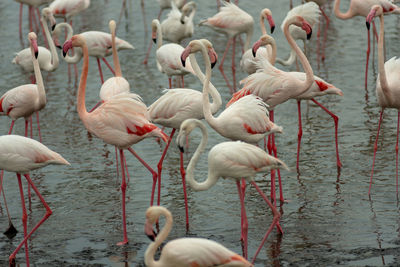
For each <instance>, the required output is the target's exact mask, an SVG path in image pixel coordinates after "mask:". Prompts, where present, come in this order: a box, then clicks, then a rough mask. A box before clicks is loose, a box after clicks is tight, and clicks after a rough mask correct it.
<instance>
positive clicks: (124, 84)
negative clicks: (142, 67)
mask: <svg viewBox="0 0 400 267" xmlns="http://www.w3.org/2000/svg"><path fill="white" fill-rule="evenodd" d="M129 92H130V86H129V82H128V81H127V80H126V79H125V78H124V77H111V78H108V79H107V80H106V81H105V82H104V83H103V85H102V86H101V88H100V98H101V100H102V101H107V100H109V99H110V98H112V97H114V96H115V95H119V94H128V93H129ZM135 97H136V96H135Z"/></svg>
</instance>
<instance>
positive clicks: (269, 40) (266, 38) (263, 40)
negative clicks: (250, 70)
mask: <svg viewBox="0 0 400 267" xmlns="http://www.w3.org/2000/svg"><path fill="white" fill-rule="evenodd" d="M273 44H275V39H274V38H273V37H272V36H270V35H268V34H264V35H263V36H261V37H260V39H259V40H258V41H257V42H255V43H254V44H253V47H252V48H251V52H252V53H253V57H256V54H257V50H258V49H259V48H260V47H261V46H264V45H273Z"/></svg>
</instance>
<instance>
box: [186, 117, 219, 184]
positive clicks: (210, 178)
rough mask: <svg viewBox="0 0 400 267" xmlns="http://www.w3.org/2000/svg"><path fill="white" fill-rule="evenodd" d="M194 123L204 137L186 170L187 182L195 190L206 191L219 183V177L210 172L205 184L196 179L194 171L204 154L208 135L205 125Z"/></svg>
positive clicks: (198, 122)
mask: <svg viewBox="0 0 400 267" xmlns="http://www.w3.org/2000/svg"><path fill="white" fill-rule="evenodd" d="M194 123H195V124H196V126H197V127H199V128H200V130H201V132H202V137H201V141H200V144H199V146H198V147H197V148H196V151H195V152H194V154H193V157H192V158H191V159H190V162H189V164H188V166H187V168H186V180H187V182H188V183H189V185H190V187H191V188H193V190H195V191H204V190H207V189H209V188H210V187H212V186H213V185H214V184H215V183H216V182H217V179H218V177H216V176H215V175H214V174H212V173H210V171H208V177H207V179H206V180H205V181H204V182H201V183H199V182H197V181H196V180H195V179H194V169H195V168H196V164H197V162H198V161H199V158H200V155H201V153H203V152H204V150H205V148H206V146H207V141H208V133H207V129H206V127H205V126H204V124H203V123H202V122H200V121H198V120H196V121H194Z"/></svg>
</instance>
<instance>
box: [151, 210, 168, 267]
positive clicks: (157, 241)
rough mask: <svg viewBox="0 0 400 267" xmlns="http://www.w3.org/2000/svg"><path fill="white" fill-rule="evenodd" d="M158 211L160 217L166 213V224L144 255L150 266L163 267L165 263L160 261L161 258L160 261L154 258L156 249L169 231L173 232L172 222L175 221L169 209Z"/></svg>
mask: <svg viewBox="0 0 400 267" xmlns="http://www.w3.org/2000/svg"><path fill="white" fill-rule="evenodd" d="M157 212H158V217H160V215H164V217H165V225H164V227H163V228H162V229H161V231H160V233H159V234H158V235H157V237H156V239H155V240H154V242H152V243H150V245H149V246H148V247H147V249H146V252H145V255H144V260H145V263H146V265H147V266H148V267H162V266H163V263H162V262H160V260H158V261H156V260H154V254H155V253H156V250H157V249H158V247H159V246H160V245H161V244H162V242H163V241H164V240H165V239H166V238H167V237H168V235H169V233H170V232H171V229H172V223H173V219H172V215H171V213H170V212H169V211H168V210H166V209H157Z"/></svg>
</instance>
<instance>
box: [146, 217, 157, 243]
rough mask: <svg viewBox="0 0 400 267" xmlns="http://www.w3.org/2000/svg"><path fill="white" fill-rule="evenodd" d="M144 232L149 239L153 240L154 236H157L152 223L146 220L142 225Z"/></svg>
mask: <svg viewBox="0 0 400 267" xmlns="http://www.w3.org/2000/svg"><path fill="white" fill-rule="evenodd" d="M144 233H145V234H146V235H147V237H148V238H149V239H150V240H151V241H154V240H155V238H156V237H157V234H156V232H154V230H153V224H152V223H150V222H149V221H148V220H146V223H145V225H144Z"/></svg>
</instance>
